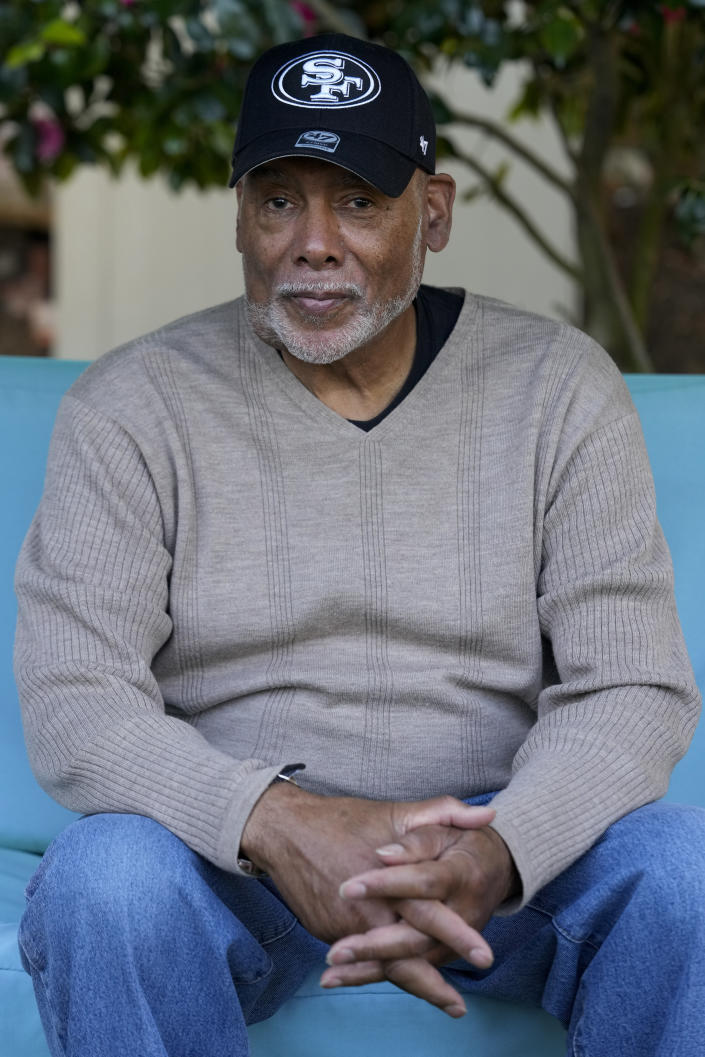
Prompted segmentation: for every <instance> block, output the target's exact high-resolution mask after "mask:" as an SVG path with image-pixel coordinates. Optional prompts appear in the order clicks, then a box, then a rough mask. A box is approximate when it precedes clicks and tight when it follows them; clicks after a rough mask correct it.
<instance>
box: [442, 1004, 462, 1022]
mask: <svg viewBox="0 0 705 1057" xmlns="http://www.w3.org/2000/svg"><path fill="white" fill-rule="evenodd" d="M443 1012H444V1013H447V1014H448V1016H449V1017H455V1018H456V1020H457V1018H458V1017H464V1016H465V1014H466V1012H467V1010H466V1009H465V1006H461V1005H459V1004H458V1003H457V1002H453V1003H451V1005H449V1006H444V1007H443Z"/></svg>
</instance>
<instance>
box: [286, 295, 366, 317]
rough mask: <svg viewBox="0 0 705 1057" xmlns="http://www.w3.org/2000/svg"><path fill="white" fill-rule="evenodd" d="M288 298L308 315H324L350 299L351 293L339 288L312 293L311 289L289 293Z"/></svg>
mask: <svg viewBox="0 0 705 1057" xmlns="http://www.w3.org/2000/svg"><path fill="white" fill-rule="evenodd" d="M287 300H288V301H291V302H293V304H294V305H296V307H297V308H298V309H299V310H300V311H301V312H303V313H305V314H306V315H307V316H323V315H326V313H328V312H331V311H335V309H337V308H340V307H341V305H343V304H345V302H346V301H349V300H350V294H347V293H345V292H344V291H339V290H326V291H324V292H323V291H322V292H316V293H312V292H310V291H306V292H303V291H302V292H301V293H294V294H289V295H287Z"/></svg>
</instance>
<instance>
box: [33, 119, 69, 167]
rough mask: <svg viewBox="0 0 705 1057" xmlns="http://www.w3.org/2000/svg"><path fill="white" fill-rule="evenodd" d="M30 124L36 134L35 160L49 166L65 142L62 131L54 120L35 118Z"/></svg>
mask: <svg viewBox="0 0 705 1057" xmlns="http://www.w3.org/2000/svg"><path fill="white" fill-rule="evenodd" d="M32 124H33V125H34V128H35V130H36V132H37V158H38V159H39V161H40V162H43V163H44V164H49V163H51V162H53V161H54V160H55V159H56V158H58V156H59V155H60V154H61V151H62V149H63V146H64V143H65V142H66V136H65V135H64V130H63V129H62V127H61V125H60V124H59V122H58V121H57V120H56V118H47V117H37V118H34V121H33V122H32Z"/></svg>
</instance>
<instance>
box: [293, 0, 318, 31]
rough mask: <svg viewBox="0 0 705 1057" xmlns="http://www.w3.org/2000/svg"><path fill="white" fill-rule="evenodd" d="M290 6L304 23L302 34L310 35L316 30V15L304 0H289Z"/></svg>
mask: <svg viewBox="0 0 705 1057" xmlns="http://www.w3.org/2000/svg"><path fill="white" fill-rule="evenodd" d="M290 7H291V9H292V11H295V12H296V14H297V15H298V16H299V18H300V19H301V21H302V22H303V24H304V36H305V37H311V36H313V34H314V33H315V31H316V23H317V21H318V15H317V14H316V12H315V11H314V10H313V8H312V7H309V6H308V4H307V3H306V2H305V0H291V4H290Z"/></svg>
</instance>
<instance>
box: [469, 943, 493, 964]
mask: <svg viewBox="0 0 705 1057" xmlns="http://www.w3.org/2000/svg"><path fill="white" fill-rule="evenodd" d="M468 961H469V962H472V964H473V965H476V966H477V967H478V969H489V967H490V966H491V965H492V962H493V961H494V955H493V954H492V953H491V951H486V950H485V949H484V947H473V948H472V950H471V951H470V954H469V956H468Z"/></svg>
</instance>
